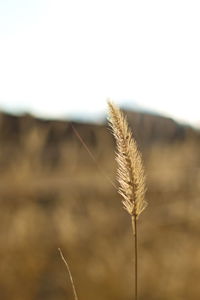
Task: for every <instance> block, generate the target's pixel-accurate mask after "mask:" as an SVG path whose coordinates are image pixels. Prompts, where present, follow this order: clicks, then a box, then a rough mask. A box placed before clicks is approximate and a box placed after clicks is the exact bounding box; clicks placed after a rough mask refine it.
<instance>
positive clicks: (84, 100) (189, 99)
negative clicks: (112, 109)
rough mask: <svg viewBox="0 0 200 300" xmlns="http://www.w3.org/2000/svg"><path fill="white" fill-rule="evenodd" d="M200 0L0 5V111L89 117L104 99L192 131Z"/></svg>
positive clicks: (38, 0) (199, 67)
mask: <svg viewBox="0 0 200 300" xmlns="http://www.w3.org/2000/svg"><path fill="white" fill-rule="evenodd" d="M199 16H200V1H194V0H188V1H185V0H167V1H165V0H158V1H155V0H153V1H151V0H146V1H144V0H132V1H130V0H122V1H121V0H120V1H119V0H100V1H96V0H1V1H0V109H4V110H5V109H6V110H9V111H13V112H20V111H26V112H31V113H34V114H36V115H39V116H44V117H54V118H55V117H71V116H75V115H78V116H82V117H85V116H89V117H90V118H92V117H93V118H96V117H97V115H98V114H102V113H103V112H105V111H106V100H107V99H108V98H111V99H113V100H114V101H115V102H116V103H118V104H122V105H123V104H124V103H128V104H129V106H131V105H132V106H133V107H134V104H136V105H137V106H139V107H142V108H145V109H150V110H154V111H156V112H158V113H163V114H164V115H167V116H170V117H173V118H176V119H178V120H182V121H185V122H189V123H190V124H193V125H199V126H200V114H199V111H200V109H199V108H200V17H199Z"/></svg>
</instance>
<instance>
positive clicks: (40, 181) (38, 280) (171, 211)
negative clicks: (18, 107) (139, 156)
mask: <svg viewBox="0 0 200 300" xmlns="http://www.w3.org/2000/svg"><path fill="white" fill-rule="evenodd" d="M129 121H130V123H131V124H132V125H133V127H134V129H135V135H136V138H137V140H138V142H139V144H140V147H141V151H142V153H143V157H144V161H145V167H146V173H147V181H148V192H147V200H148V202H149V206H148V209H146V210H145V212H144V213H143V214H142V216H141V218H140V220H139V249H140V254H139V278H140V279H139V280H140V286H139V294H140V300H147V299H148V300H165V299H166V300H169V299H170V300H179V299H180V300H186V299H187V300H188V299H190V300H193V299H200V285H199V277H200V251H199V249H200V239H199V235H200V213H199V211H200V201H199V200H200V199H199V195H200V155H199V147H200V135H199V132H196V131H194V130H192V129H190V128H187V127H181V126H179V125H177V124H176V123H174V122H173V121H171V120H168V119H163V118H161V117H155V116H144V115H140V114H134V113H133V114H130V113H129ZM134 122H136V123H134ZM73 126H74V127H75V128H76V129H77V130H78V132H79V133H80V135H81V137H82V138H83V140H84V141H85V143H86V144H87V145H88V147H89V148H90V150H91V151H92V153H93V154H94V156H95V158H96V162H97V164H98V166H100V168H101V169H102V170H104V172H105V173H106V174H107V175H108V176H110V178H112V180H113V181H115V172H116V170H115V169H116V165H115V161H114V151H115V150H114V141H113V139H112V137H111V134H110V133H109V130H108V129H107V128H106V126H103V125H91V124H78V123H74V124H73ZM0 171H1V172H0V205H1V209H0V257H1V263H0V291H1V293H0V299H2V300H4V299H5V300H12V299H13V300H14V299H15V300H23V299H24V300H33V299H34V300H36V299H37V300H40V299H48V300H53V299H57V300H62V299H73V294H72V289H71V286H70V282H69V278H68V275H67V274H66V270H65V267H64V265H63V262H62V261H61V259H60V257H59V253H58V250H57V248H58V247H61V249H62V251H63V253H64V254H65V256H66V257H67V260H68V263H69V264H70V267H71V271H72V273H73V277H74V281H75V283H76V287H77V290H78V294H79V296H80V300H90V299H95V300H103V299H104V300H112V299H113V300H114V299H115V300H121V299H124V300H125V299H126V300H130V299H133V297H132V294H133V284H132V282H133V278H132V276H133V275H132V268H133V267H132V249H133V245H132V237H131V226H130V218H129V217H128V215H127V213H126V212H125V211H124V210H123V209H122V205H121V198H120V197H119V196H118V194H117V192H116V190H115V189H114V188H113V187H112V185H111V184H110V182H109V181H108V180H107V179H106V178H105V176H103V174H102V173H101V171H100V170H99V169H98V167H97V166H96V164H95V163H94V162H93V160H92V159H91V157H90V156H89V155H88V153H87V152H86V151H85V149H84V147H83V145H82V144H81V143H80V141H79V140H78V138H77V136H76V135H75V133H74V131H73V129H72V126H71V123H69V122H64V121H63V122H61V121H60V122H58V121H54V122H53V121H42V120H36V119H34V118H33V117H31V116H28V115H27V116H23V117H14V116H9V115H6V114H3V113H1V115H0Z"/></svg>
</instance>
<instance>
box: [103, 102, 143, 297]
mask: <svg viewBox="0 0 200 300" xmlns="http://www.w3.org/2000/svg"><path fill="white" fill-rule="evenodd" d="M108 108H109V123H110V127H111V129H112V133H113V135H114V137H115V140H116V146H117V156H116V160H117V163H118V170H117V179H118V182H119V193H120V194H121V195H122V197H123V201H122V203H123V205H124V208H125V209H126V210H127V212H128V213H129V214H130V215H131V220H132V229H133V235H134V245H135V252H134V253H135V259H134V261H135V263H134V270H135V271H134V272H135V300H138V254H137V253H138V250H137V219H138V217H139V215H140V214H141V212H142V211H143V210H144V209H145V207H146V205H147V203H146V201H145V199H144V196H145V190H146V185H145V175H144V168H143V164H142V157H141V154H140V152H139V150H138V147H137V144H136V141H135V140H134V139H133V136H132V133H131V131H130V129H129V127H128V123H127V120H126V118H125V117H124V115H123V113H122V112H121V111H120V109H119V108H118V107H117V106H116V105H114V104H113V103H112V102H110V101H108Z"/></svg>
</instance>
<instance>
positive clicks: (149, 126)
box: [0, 111, 200, 165]
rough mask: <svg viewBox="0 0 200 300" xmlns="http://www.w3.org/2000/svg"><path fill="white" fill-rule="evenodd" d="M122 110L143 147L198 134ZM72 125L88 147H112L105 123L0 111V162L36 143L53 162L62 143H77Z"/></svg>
mask: <svg viewBox="0 0 200 300" xmlns="http://www.w3.org/2000/svg"><path fill="white" fill-rule="evenodd" d="M125 113H126V115H127V118H128V121H129V124H130V126H131V127H132V128H133V132H134V136H135V138H136V140H137V142H138V143H139V145H140V147H141V149H142V150H144V151H146V150H148V147H149V146H151V145H153V144H155V143H173V142H176V141H183V140H185V139H187V138H192V139H194V138H195V139H199V137H200V133H199V131H197V130H195V129H193V128H191V127H189V126H182V125H180V124H178V123H176V122H175V121H174V120H172V119H170V118H166V117H162V116H158V115H153V114H148V113H140V112H134V111H126V112H125ZM74 129H75V130H77V131H78V133H79V134H80V136H81V137H82V139H83V140H84V142H85V143H86V144H87V145H88V146H89V147H91V148H94V149H97V148H98V145H100V144H103V145H104V149H105V151H106V149H107V150H108V149H109V148H113V138H112V136H111V135H110V133H109V131H108V129H107V124H102V125H97V124H92V123H78V122H73V121H65V120H43V119H39V118H35V117H33V116H31V115H21V116H15V115H11V114H8V113H4V112H1V113H0V147H1V158H0V160H1V165H2V164H3V165H6V164H7V163H8V162H9V161H10V160H13V159H15V156H16V153H18V156H19V155H20V151H21V150H22V149H24V148H25V147H29V148H31V147H32V148H34V149H35V148H36V144H37V145H40V147H41V148H43V149H42V150H41V149H40V155H42V156H43V158H44V160H45V159H46V158H47V157H48V161H51V162H56V161H57V160H59V155H60V154H59V153H60V151H61V148H62V145H66V144H67V145H69V147H70V144H71V143H73V144H74V143H75V144H77V145H80V140H79V139H78V138H77V135H76V133H75V131H74ZM27 144H30V145H29V146H27ZM37 147H39V146H37ZM30 151H32V150H30ZM95 151H96V150H95ZM41 153H42V154H41Z"/></svg>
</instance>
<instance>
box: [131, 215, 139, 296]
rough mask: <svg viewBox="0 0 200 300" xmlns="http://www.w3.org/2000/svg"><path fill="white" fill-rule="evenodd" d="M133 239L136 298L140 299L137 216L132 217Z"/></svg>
mask: <svg viewBox="0 0 200 300" xmlns="http://www.w3.org/2000/svg"><path fill="white" fill-rule="evenodd" d="M131 221H132V230H133V239H134V276H135V278H134V282H135V300H137V299H138V246H137V239H138V238H137V218H136V216H134V215H133V216H132V217H131Z"/></svg>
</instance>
